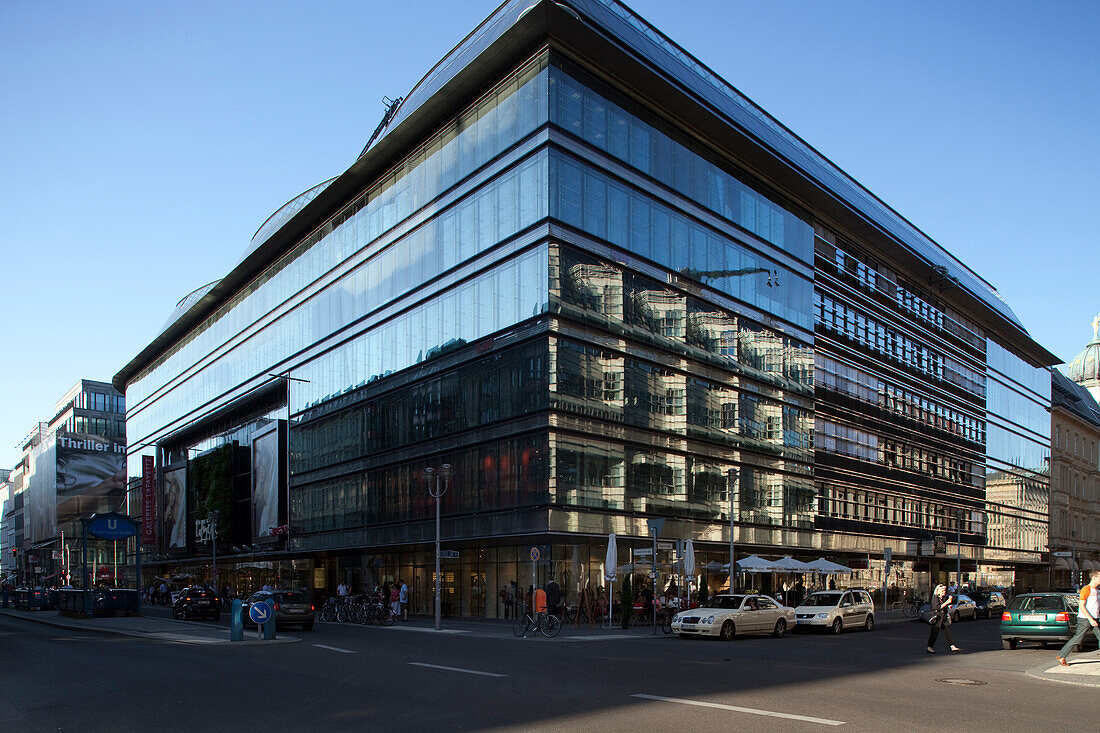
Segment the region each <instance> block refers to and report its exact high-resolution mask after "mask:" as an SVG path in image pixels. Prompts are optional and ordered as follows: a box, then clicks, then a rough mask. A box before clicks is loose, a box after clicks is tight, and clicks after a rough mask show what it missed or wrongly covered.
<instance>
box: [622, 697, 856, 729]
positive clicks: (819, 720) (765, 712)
mask: <svg viewBox="0 0 1100 733" xmlns="http://www.w3.org/2000/svg"><path fill="white" fill-rule="evenodd" d="M631 697H640V698H642V699H644V700H658V701H660V702H675V703H679V704H681V705H695V706H697V707H701V708H717V709H719V710H729V711H732V712H735V713H747V714H749V715H764V716H766V717H769V718H783V719H784V720H801V721H803V722H805V723H820V724H821V725H847V724H846V723H845V722H844V721H843V720H829V719H827V718H811V717H809V716H807V715H793V714H791V713H776V712H773V711H771V710H757V709H755V708H741V707H737V706H736V705H722V704H720V703H716V702H701V701H699V700H685V699H683V698H679V697H661V696H659V695H642V694H635V695H631Z"/></svg>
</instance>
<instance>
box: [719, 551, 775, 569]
mask: <svg viewBox="0 0 1100 733" xmlns="http://www.w3.org/2000/svg"><path fill="white" fill-rule="evenodd" d="M729 567H730V564H729V563H726V564H725V565H723V566H722V569H723V570H729ZM775 569H776V568H775V565H774V564H773V563H772V561H771V560H765V559H764V558H762V557H760V556H758V555H749V556H748V557H743V558H741V559H740V560H738V561H737V570H739V571H740V572H742V573H770V572H772V571H773V570H775Z"/></svg>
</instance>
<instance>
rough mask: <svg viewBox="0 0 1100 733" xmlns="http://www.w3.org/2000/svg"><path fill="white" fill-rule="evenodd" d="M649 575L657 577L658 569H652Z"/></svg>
mask: <svg viewBox="0 0 1100 733" xmlns="http://www.w3.org/2000/svg"><path fill="white" fill-rule="evenodd" d="M649 577H651V578H656V577H657V571H656V570H650V571H649Z"/></svg>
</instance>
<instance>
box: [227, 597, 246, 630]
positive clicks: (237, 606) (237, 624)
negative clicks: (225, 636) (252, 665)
mask: <svg viewBox="0 0 1100 733" xmlns="http://www.w3.org/2000/svg"><path fill="white" fill-rule="evenodd" d="M242 610H243V608H242V607H241V599H240V598H234V599H233V606H232V608H231V609H230V611H229V640H230V641H243V640H244V619H243V618H242V617H241V611H242Z"/></svg>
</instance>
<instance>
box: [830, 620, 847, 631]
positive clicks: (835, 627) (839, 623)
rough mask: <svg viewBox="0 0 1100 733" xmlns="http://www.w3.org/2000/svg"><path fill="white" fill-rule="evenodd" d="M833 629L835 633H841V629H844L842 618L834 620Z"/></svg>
mask: <svg viewBox="0 0 1100 733" xmlns="http://www.w3.org/2000/svg"><path fill="white" fill-rule="evenodd" d="M832 631H833V633H834V634H839V633H840V632H841V631H844V622H843V621H841V620H840V619H835V620H834V621H833V625H832Z"/></svg>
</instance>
